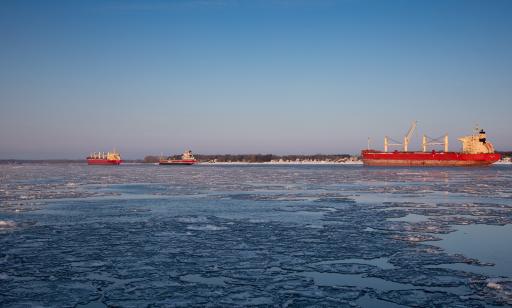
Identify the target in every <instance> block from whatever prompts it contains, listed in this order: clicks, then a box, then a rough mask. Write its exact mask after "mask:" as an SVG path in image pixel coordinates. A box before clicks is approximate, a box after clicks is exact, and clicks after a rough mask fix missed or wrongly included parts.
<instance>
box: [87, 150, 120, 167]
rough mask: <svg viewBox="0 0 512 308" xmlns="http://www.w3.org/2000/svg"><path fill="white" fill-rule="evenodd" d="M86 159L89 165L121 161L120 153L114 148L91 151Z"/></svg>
mask: <svg viewBox="0 0 512 308" xmlns="http://www.w3.org/2000/svg"><path fill="white" fill-rule="evenodd" d="M86 159H87V164H89V165H120V164H121V163H122V162H123V161H122V160H121V155H120V154H119V153H118V152H116V151H115V150H114V151H113V152H107V153H104V152H98V153H91V155H89V156H88V157H87V158H86Z"/></svg>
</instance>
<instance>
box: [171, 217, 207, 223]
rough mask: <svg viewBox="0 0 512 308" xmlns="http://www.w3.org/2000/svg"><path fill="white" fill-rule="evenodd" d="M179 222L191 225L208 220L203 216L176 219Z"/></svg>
mask: <svg viewBox="0 0 512 308" xmlns="http://www.w3.org/2000/svg"><path fill="white" fill-rule="evenodd" d="M176 220H177V221H179V222H183V223H187V224H193V223H202V222H207V221H208V218H206V217H204V216H197V217H178V218H177V219H176Z"/></svg>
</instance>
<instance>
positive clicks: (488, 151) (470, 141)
mask: <svg viewBox="0 0 512 308" xmlns="http://www.w3.org/2000/svg"><path fill="white" fill-rule="evenodd" d="M415 129H416V122H413V123H412V126H411V128H410V129H409V132H408V133H407V134H406V135H405V137H404V141H403V143H399V142H396V141H394V140H392V139H391V138H389V137H387V136H386V137H384V151H383V152H382V151H375V150H371V149H370V148H369V146H368V149H367V150H363V151H361V156H362V159H363V163H364V164H365V165H368V166H439V167H443V166H485V165H490V164H493V163H495V162H497V161H498V160H500V158H501V155H500V154H497V153H494V147H493V145H492V143H490V142H488V141H487V136H486V134H485V131H484V130H479V129H475V133H474V134H473V135H470V136H464V137H461V138H459V139H458V140H459V141H460V142H462V151H461V152H449V151H448V135H445V136H444V137H441V138H437V139H432V138H429V137H427V136H426V135H423V140H422V151H421V152H409V151H408V146H409V140H410V138H411V136H412V133H413V132H414V130H415ZM390 141H392V142H390ZM439 145H442V146H444V151H440V152H439V151H435V150H432V151H430V152H429V151H428V150H427V149H428V147H429V146H439ZM390 146H401V147H402V149H403V150H402V151H398V150H394V151H392V152H389V151H388V149H389V147H390Z"/></svg>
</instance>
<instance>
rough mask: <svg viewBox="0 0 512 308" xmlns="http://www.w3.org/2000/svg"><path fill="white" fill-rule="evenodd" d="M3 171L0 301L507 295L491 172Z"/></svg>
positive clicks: (426, 300) (441, 301) (499, 179)
mask: <svg viewBox="0 0 512 308" xmlns="http://www.w3.org/2000/svg"><path fill="white" fill-rule="evenodd" d="M0 168H4V169H1V171H2V174H7V175H8V176H7V177H5V178H2V181H1V182H0V197H1V198H0V202H1V203H0V221H3V222H4V228H3V230H4V231H5V230H8V231H6V232H0V245H1V247H2V250H1V251H0V294H8V295H7V296H4V297H2V298H0V303H1V305H2V306H16V305H22V304H24V303H30V304H31V305H43V306H44V305H46V306H62V305H70V306H73V305H98V306H101V305H105V306H106V305H112V306H127V307H137V306H147V305H156V306H194V305H195V306H206V305H211V306H241V305H262V306H266V305H277V306H286V305H289V306H311V307H318V306H322V305H324V306H333V307H343V306H351V307H353V306H357V305H362V303H368V302H373V303H377V304H382V303H394V304H402V305H411V306H414V305H417V306H425V307H429V306H444V305H447V306H454V305H459V306H475V307H478V306H484V305H486V304H487V305H488V304H491V305H492V304H505V303H508V304H510V303H509V302H508V301H509V299H510V292H509V291H510V286H509V284H510V281H509V279H510V276H511V275H510V274H509V272H508V271H507V268H509V266H508V265H507V264H508V263H506V262H504V260H505V259H503V258H496V259H489V258H486V257H485V256H483V255H480V254H474V253H473V251H472V250H471V249H468V247H475V248H482V247H485V243H488V242H496V243H497V245H501V244H503V243H508V237H506V236H507V235H509V234H510V232H509V231H507V230H508V229H507V228H508V226H509V225H508V224H509V223H510V219H511V215H512V210H511V205H512V200H511V199H510V198H509V196H510V193H511V191H510V188H509V187H510V183H509V181H510V180H511V178H510V177H508V176H507V174H509V173H510V169H503V168H504V167H497V169H496V168H494V167H492V168H481V169H474V170H472V171H468V170H466V169H429V170H423V169H422V170H409V169H407V168H405V169H404V168H397V169H387V168H363V167H360V166H357V167H342V168H341V167H328V166H286V167H280V166H262V167H250V166H246V167H242V166H235V167H233V166H225V167H219V166H194V167H193V168H186V167H177V168H173V169H170V168H159V167H158V166H153V165H151V166H149V165H126V166H121V167H120V168H88V166H86V165H71V166H69V165H62V166H59V165H56V166H55V165H54V166H41V165H24V166H23V168H22V169H23V171H22V172H21V171H19V170H18V169H10V168H5V167H4V166H0ZM440 178H442V183H440ZM475 178H476V180H475ZM475 181H476V182H477V184H479V185H477V186H475V185H473V184H474V183H475ZM493 185H494V187H493ZM4 196H6V198H3V197H4ZM22 197H23V198H22ZM41 198H44V199H41ZM34 200H37V201H34ZM25 209H26V210H28V211H25ZM18 210H19V211H18ZM462 224H468V225H466V226H468V227H473V226H488V225H494V226H493V227H497V228H494V229H493V228H491V229H489V230H487V231H485V232H483V233H482V232H481V234H488V235H489V237H486V238H482V239H481V240H480V241H477V242H473V243H471V244H467V245H463V246H457V245H456V244H457V243H455V242H451V240H450V236H456V237H457V238H458V240H457V242H460V243H464V242H465V240H468V239H469V240H471V239H478V238H479V237H478V234H476V235H474V234H472V233H471V234H470V233H467V232H465V231H463V232H460V230H462V229H461V227H465V226H462ZM504 224H507V225H506V226H503V227H502V226H498V225H504ZM13 225H14V227H12V226H13ZM5 226H9V227H8V228H5ZM500 228H501V229H500ZM455 230H459V231H455ZM503 236H505V237H503ZM434 240H435V241H434ZM502 246H506V245H502ZM459 248H460V249H459ZM484 250H487V249H484ZM489 250H492V249H489ZM498 252H499V253H500V254H503V255H505V256H506V257H508V256H510V254H509V253H508V252H506V251H501V250H498ZM493 263H496V265H495V266H493ZM482 265H485V266H482ZM477 268H478V269H494V271H492V272H491V271H489V272H486V271H478V270H476V269H477ZM57 283H58V284H60V285H61V287H60V288H59V289H55V290H54V289H53V287H54V286H55V284H57ZM55 292H61V293H62V294H59V295H56V293H55Z"/></svg>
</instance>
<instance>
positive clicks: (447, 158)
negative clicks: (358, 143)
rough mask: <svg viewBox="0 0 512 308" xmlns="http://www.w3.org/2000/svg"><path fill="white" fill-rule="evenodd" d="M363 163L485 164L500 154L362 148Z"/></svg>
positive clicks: (402, 164)
mask: <svg viewBox="0 0 512 308" xmlns="http://www.w3.org/2000/svg"><path fill="white" fill-rule="evenodd" d="M361 156H362V157H363V163H364V164H365V165H368V166H434V167H444V166H486V165H490V164H493V163H495V162H497V161H498V160H500V158H501V155H500V154H496V153H492V154H464V153H457V152H435V151H432V152H398V151H395V152H378V151H373V150H363V151H362V152H361Z"/></svg>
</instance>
